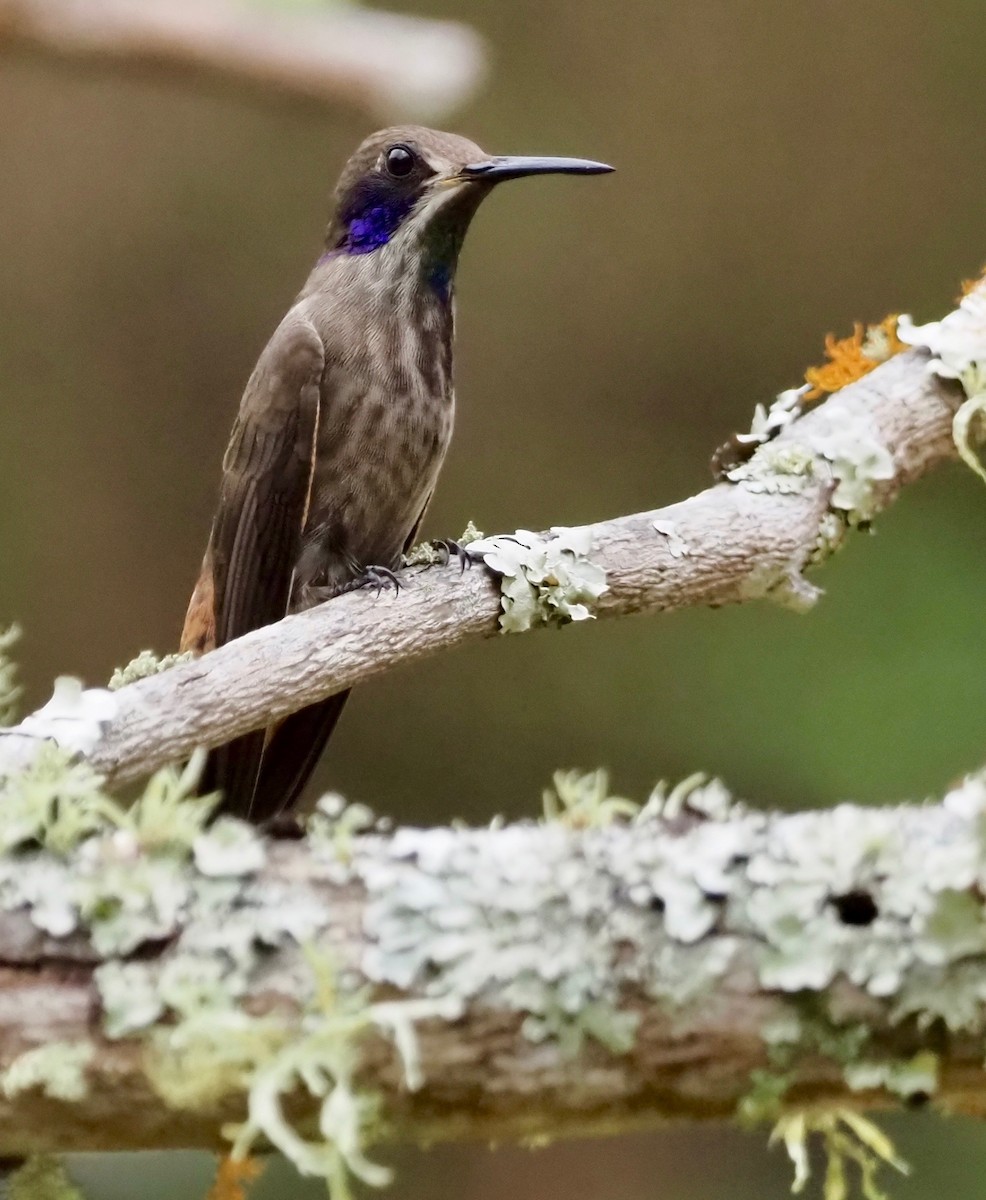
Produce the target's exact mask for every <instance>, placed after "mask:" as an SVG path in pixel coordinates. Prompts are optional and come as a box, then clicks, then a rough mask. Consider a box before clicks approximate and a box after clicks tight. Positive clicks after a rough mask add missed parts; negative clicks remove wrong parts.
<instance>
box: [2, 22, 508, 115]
mask: <svg viewBox="0 0 986 1200" xmlns="http://www.w3.org/2000/svg"><path fill="white" fill-rule="evenodd" d="M16 48H28V49H31V50H34V51H40V52H41V53H43V54H46V55H51V56H54V57H56V58H59V59H69V60H76V61H83V62H90V63H95V64H98V65H101V66H103V67H106V68H110V69H113V70H133V69H135V68H139V69H140V70H143V71H148V70H153V71H163V72H167V73H171V74H180V75H185V76H187V75H194V76H199V77H201V78H203V79H206V80H209V81H221V82H224V83H232V84H235V85H237V86H240V87H244V86H245V87H247V88H250V89H252V90H260V91H262V92H266V93H270V92H272V91H273V92H279V93H281V94H282V95H285V96H289V97H294V98H296V99H303V100H309V101H314V102H317V103H319V104H345V105H350V106H353V107H355V108H357V109H361V110H367V111H369V112H371V113H373V114H374V115H375V116H377V117H382V118H383V119H391V118H393V117H394V116H395V115H397V116H408V115H413V116H416V117H420V118H428V117H433V116H437V115H440V114H442V113H445V112H447V111H448V110H450V109H452V108H454V107H455V106H456V105H458V104H461V103H462V102H463V101H464V100H465V99H466V98H467V96H468V95H469V94H470V93H471V92H472V91H473V89H474V88H475V86H476V85H477V83H478V82H479V80H480V79H481V77H482V75H483V73H484V57H485V56H484V52H483V48H482V44H481V42H480V39H479V37H478V35H476V34H475V33H474V32H473V31H472V30H470V29H468V28H466V26H464V25H460V24H457V23H454V22H451V21H429V20H423V19H419V18H415V17H406V16H396V15H393V14H390V13H383V12H375V11H372V10H368V9H359V8H355V7H351V6H350V5H348V4H343V5H328V6H326V7H325V8H324V9H319V8H317V7H315V6H312V7H307V8H305V9H303V10H300V11H299V10H296V11H288V12H285V11H283V9H279V8H278V6H276V5H272V6H271V7H270V8H269V9H267V10H266V11H265V9H264V7H263V6H262V5H261V4H257V3H242V2H239V3H238V2H236V0H0V51H3V50H4V49H7V50H10V49H16Z"/></svg>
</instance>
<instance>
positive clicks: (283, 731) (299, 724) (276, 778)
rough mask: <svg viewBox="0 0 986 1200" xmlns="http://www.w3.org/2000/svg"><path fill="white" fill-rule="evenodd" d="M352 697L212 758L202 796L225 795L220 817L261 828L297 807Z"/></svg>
mask: <svg viewBox="0 0 986 1200" xmlns="http://www.w3.org/2000/svg"><path fill="white" fill-rule="evenodd" d="M348 698H349V692H348V691H345V692H338V693H337V694H336V695H334V696H329V697H328V699H327V700H322V701H321V702H320V703H319V704H312V705H310V706H309V707H308V708H303V709H302V710H301V711H300V712H296V713H292V714H291V716H289V717H286V718H285V719H284V720H283V721H282V722H281V723H280V724H279V725H276V726H274V727H272V728H271V729H270V730H263V729H259V730H257V731H256V732H255V733H248V734H246V735H245V736H244V737H241V738H237V739H236V741H234V742H230V743H229V744H228V745H226V746H219V747H217V748H216V749H215V750H213V751H212V753H211V754H210V755H209V759H208V762H207V763H206V767H205V772H204V774H203V778H202V784H201V790H202V791H204V792H209V791H221V792H222V793H223V799H222V804H221V807H220V812H224V813H230V814H231V815H232V816H236V817H242V818H243V819H244V820H247V821H252V822H254V823H255V824H259V823H260V822H262V821H267V820H269V819H270V818H271V817H276V816H278V815H279V814H281V813H284V812H287V811H288V810H289V809H291V807H292V806H293V805H294V804H295V803H296V802H297V800H298V797H299V796H300V795H301V792H302V789H303V788H304V786H305V784H306V783H307V782H308V779H309V777H310V776H311V773H312V772H313V771H314V770H315V767H316V765H317V763H318V760H319V758H320V757H321V754H322V751H323V750H324V749H325V744H326V742H327V741H328V740H329V738H330V737H331V736H332V731H333V729H335V726H336V722H337V721H338V720H339V716H340V714H341V713H342V710H343V707H344V706H345V703H346V700H347V699H348Z"/></svg>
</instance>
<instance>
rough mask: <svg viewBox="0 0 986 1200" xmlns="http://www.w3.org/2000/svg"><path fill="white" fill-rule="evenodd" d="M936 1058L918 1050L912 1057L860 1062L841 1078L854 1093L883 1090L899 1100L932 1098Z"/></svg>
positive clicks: (936, 1077)
mask: <svg viewBox="0 0 986 1200" xmlns="http://www.w3.org/2000/svg"><path fill="white" fill-rule="evenodd" d="M938 1067H939V1062H938V1055H937V1054H933V1053H932V1052H931V1051H930V1050H922V1051H920V1052H919V1053H918V1054H915V1055H914V1056H913V1057H912V1058H908V1059H902V1060H899V1061H898V1060H891V1061H889V1062H881V1061H874V1060H870V1059H860V1060H859V1061H857V1062H852V1063H847V1064H846V1067H845V1070H844V1071H843V1075H844V1078H845V1081H846V1083H847V1084H848V1085H849V1087H850V1088H851V1089H852V1091H854V1092H864V1091H877V1090H883V1091H886V1092H889V1093H891V1094H892V1095H894V1096H899V1097H900V1098H901V1099H902V1100H908V1101H912V1100H915V1099H917V1098H924V1097H928V1096H933V1095H934V1094H935V1092H936V1091H937V1090H938Z"/></svg>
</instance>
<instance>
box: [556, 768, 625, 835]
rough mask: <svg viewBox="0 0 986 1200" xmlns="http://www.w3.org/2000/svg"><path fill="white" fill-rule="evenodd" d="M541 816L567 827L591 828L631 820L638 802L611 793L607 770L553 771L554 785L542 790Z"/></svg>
mask: <svg viewBox="0 0 986 1200" xmlns="http://www.w3.org/2000/svg"><path fill="white" fill-rule="evenodd" d="M542 804H543V807H544V819H545V820H546V821H558V822H559V823H561V824H562V825H567V826H568V827H569V828H570V829H591V828H593V827H594V826H599V825H609V824H611V823H612V822H613V821H621V820H630V819H631V818H632V817H635V816H637V815H638V813H639V812H640V805H639V804H637V803H636V802H635V801H633V800H627V799H626V798H625V797H623V796H612V795H610V791H609V774H608V772H606V771H602V770H599V771H590V772H589V773H588V774H583V773H582V772H581V771H556V772H555V774H554V780H553V786H552V787H550V788H545V790H544V792H543V793H542Z"/></svg>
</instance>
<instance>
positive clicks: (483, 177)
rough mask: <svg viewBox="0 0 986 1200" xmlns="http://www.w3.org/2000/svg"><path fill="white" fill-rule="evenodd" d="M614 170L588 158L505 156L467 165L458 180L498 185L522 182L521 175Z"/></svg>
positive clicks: (591, 172)
mask: <svg viewBox="0 0 986 1200" xmlns="http://www.w3.org/2000/svg"><path fill="white" fill-rule="evenodd" d="M613 169H614V168H613V167H610V166H607V164H606V163H601V162H593V161H592V160H591V159H588V158H540V157H530V158H528V157H525V156H522V155H514V154H505V155H498V156H497V157H496V158H487V159H485V160H484V161H483V162H477V163H469V165H468V166H465V167H463V168H462V177H463V178H465V179H475V180H476V181H477V182H478V181H482V182H483V183H501V182H502V181H503V180H505V179H523V178H524V176H525V175H605V174H607V173H608V172H609V171H612V170H613Z"/></svg>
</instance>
